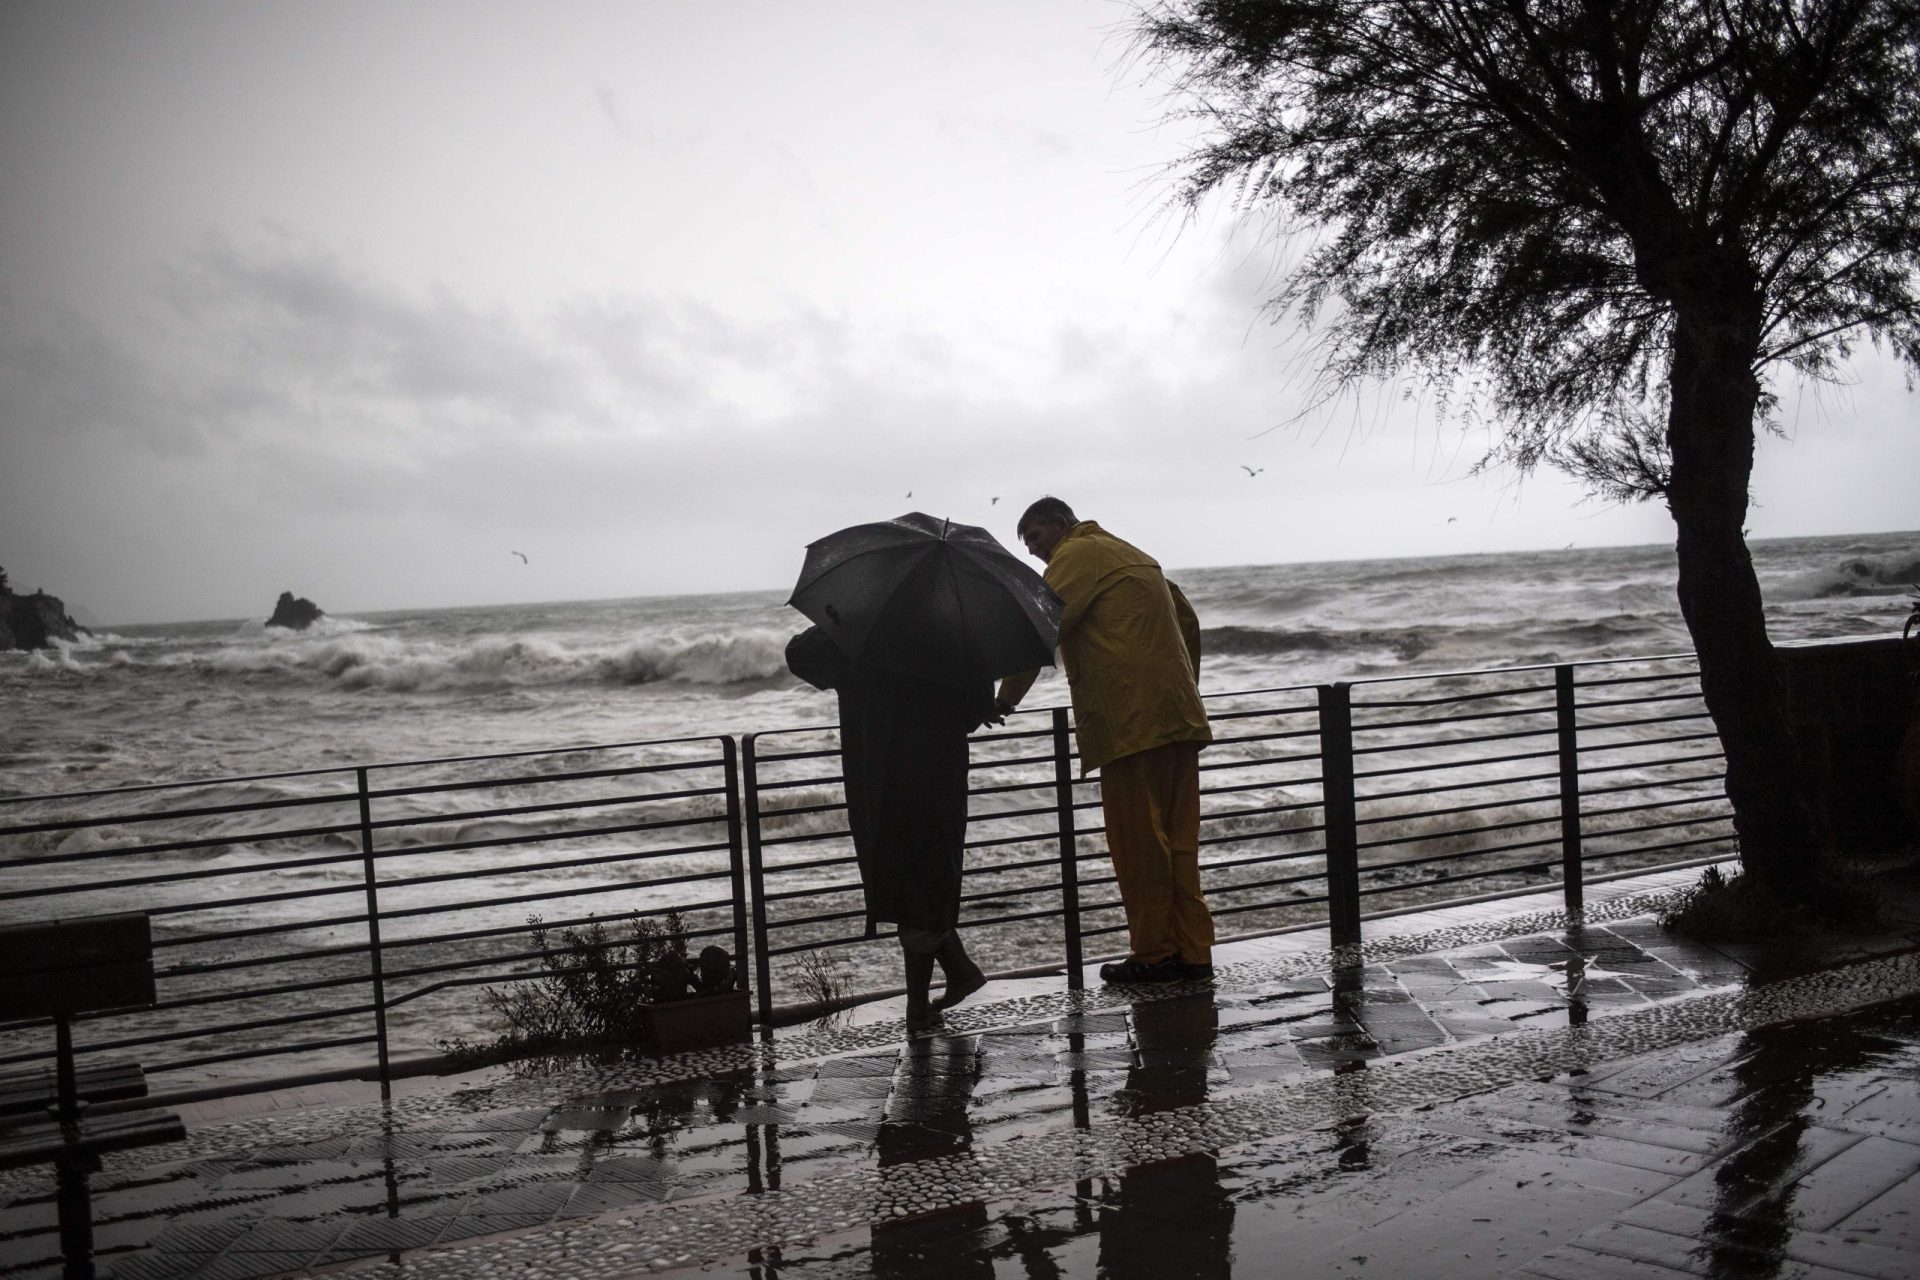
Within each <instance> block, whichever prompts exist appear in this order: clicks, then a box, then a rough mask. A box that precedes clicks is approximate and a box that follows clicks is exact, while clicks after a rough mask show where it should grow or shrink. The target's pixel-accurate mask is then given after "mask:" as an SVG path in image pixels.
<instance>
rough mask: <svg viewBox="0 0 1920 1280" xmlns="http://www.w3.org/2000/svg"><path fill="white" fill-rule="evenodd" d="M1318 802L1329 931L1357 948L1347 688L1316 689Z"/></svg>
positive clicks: (1356, 835) (1355, 845)
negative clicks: (1323, 829)
mask: <svg viewBox="0 0 1920 1280" xmlns="http://www.w3.org/2000/svg"><path fill="white" fill-rule="evenodd" d="M1319 693H1320V796H1321V808H1322V810H1323V811H1324V812H1325V814H1326V827H1327V830H1326V836H1327V927H1328V932H1329V933H1330V934H1331V935H1332V939H1331V940H1332V943H1333V945H1334V946H1336V947H1345V946H1358V945H1359V944H1360V848H1359V842H1360V834H1359V824H1358V822H1357V819H1356V814H1355V810H1354V793H1353V704H1352V700H1351V686H1349V685H1347V684H1345V683H1340V684H1323V685H1321V686H1320V691H1319Z"/></svg>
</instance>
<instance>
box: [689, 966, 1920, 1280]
mask: <svg viewBox="0 0 1920 1280" xmlns="http://www.w3.org/2000/svg"><path fill="white" fill-rule="evenodd" d="M1718 1048H1719V1049H1720V1050H1721V1052H1720V1055H1719V1059H1718V1065H1714V1066H1710V1067H1707V1068H1704V1069H1703V1070H1702V1071H1701V1072H1700V1073H1699V1074H1697V1075H1696V1076H1695V1077H1694V1078H1692V1079H1690V1080H1687V1081H1685V1082H1684V1083H1681V1084H1679V1085H1675V1086H1671V1087H1669V1088H1666V1089H1664V1090H1662V1091H1661V1092H1660V1093H1659V1095H1658V1097H1657V1098H1647V1097H1640V1096H1637V1095H1636V1094H1635V1093H1633V1092H1631V1090H1632V1089H1633V1088H1634V1087H1635V1082H1634V1080H1633V1078H1632V1073H1631V1070H1629V1071H1628V1072H1626V1073H1624V1076H1623V1077H1622V1078H1620V1079H1618V1080H1616V1081H1614V1083H1616V1084H1618V1085H1619V1086H1620V1087H1622V1088H1623V1089H1626V1090H1629V1091H1628V1092H1618V1093H1604V1092H1601V1091H1600V1090H1599V1089H1598V1088H1596V1089H1593V1090H1586V1089H1583V1088H1582V1087H1580V1086H1579V1085H1577V1084H1576V1085H1575V1086H1574V1087H1571V1088H1569V1087H1563V1086H1544V1085H1542V1086H1531V1085H1530V1086H1524V1087H1519V1088H1516V1089H1510V1090H1502V1091H1499V1092H1498V1093H1496V1094H1494V1095H1489V1096H1488V1098H1487V1100H1486V1101H1485V1102H1484V1104H1483V1105H1481V1106H1480V1107H1479V1108H1477V1109H1473V1110H1468V1109H1466V1108H1464V1107H1463V1108H1462V1110H1461V1111H1460V1113H1459V1114H1453V1113H1452V1112H1451V1110H1450V1109H1448V1108H1440V1109H1436V1110H1434V1111H1432V1112H1414V1113H1410V1114H1403V1115H1383V1116H1376V1117H1368V1118H1362V1119H1357V1120H1353V1121H1350V1122H1347V1123H1343V1124H1341V1125H1338V1126H1335V1127H1333V1128H1330V1129H1326V1130H1321V1131H1317V1132H1313V1133H1307V1134H1296V1135H1287V1136H1283V1137H1276V1138H1274V1139H1272V1140H1265V1141H1261V1142H1258V1143H1254V1144H1251V1145H1249V1146H1244V1147H1239V1148H1235V1149H1231V1150H1228V1151H1224V1152H1217V1153H1202V1154H1193V1155H1186V1156H1181V1157H1178V1158H1175V1159H1169V1160H1165V1161H1160V1162H1156V1163H1153V1164H1148V1165H1142V1166H1138V1167H1135V1168H1131V1169H1128V1170H1126V1171H1125V1172H1122V1173H1118V1174H1115V1175H1112V1176H1108V1177H1100V1178H1092V1179H1088V1180H1085V1181H1081V1182H1078V1183H1075V1184H1073V1185H1071V1186H1068V1187H1061V1188H1057V1189H1054V1190H1052V1191H1048V1192H1045V1193H1042V1194H1039V1195H1036V1196H1033V1197H1030V1198H1028V1199H1027V1200H1026V1201H1025V1202H1024V1203H1021V1204H1018V1205H1008V1204H1005V1203H1000V1204H995V1205H986V1204H981V1203H978V1202H975V1203H971V1204H966V1205H963V1206H960V1207H957V1208H952V1209H946V1210H942V1211H939V1212H934V1213H929V1214H925V1215H922V1216H919V1217H913V1218H908V1219H905V1220H902V1221H894V1222H887V1223H882V1224H878V1225H876V1226H874V1227H873V1228H871V1229H870V1230H869V1231H867V1232H850V1233H845V1234H843V1235H840V1236H837V1237H834V1238H831V1239H822V1240H819V1241H815V1242H806V1243H803V1244H798V1245H789V1246H786V1247H783V1248H769V1249H765V1250H761V1251H758V1252H756V1253H755V1254H753V1255H750V1256H749V1257H747V1258H735V1259H731V1260H728V1261H726V1262H719V1263H714V1264H711V1265H708V1266H705V1267H696V1268H693V1269H692V1270H691V1271H690V1272H688V1273H687V1274H699V1275H703V1276H739V1277H754V1278H755V1280H782V1278H785V1280H826V1278H827V1277H840V1276H852V1275H872V1276H875V1277H880V1278H881V1280H908V1278H909V1277H911V1278H912V1280H919V1278H920V1277H923V1276H929V1275H937V1276H940V1277H978V1278H979V1280H987V1278H988V1277H993V1276H1003V1277H1004V1276H1027V1277H1037V1276H1049V1277H1070V1276H1087V1277H1093V1276H1099V1277H1110V1278H1112V1280H1133V1278H1135V1277H1138V1278H1141V1280H1146V1278H1148V1277H1156V1278H1157V1277H1164V1276H1187V1277H1204V1278H1213V1277H1220V1278H1225V1277H1230V1276H1234V1275H1240V1276H1243V1277H1254V1276H1268V1275H1276V1274H1299V1275H1336V1274H1347V1275H1361V1276H1364V1275H1368V1274H1375V1275H1392V1274H1420V1275H1423V1276H1451V1275H1461V1276H1481V1275H1495V1274H1501V1273H1503V1272H1504V1271H1506V1270H1508V1269H1518V1268H1520V1267H1522V1266H1524V1265H1525V1264H1526V1262H1527V1261H1528V1259H1529V1258H1530V1257H1533V1256H1538V1255H1539V1254H1540V1253H1544V1252H1547V1251H1548V1250H1550V1249H1552V1248H1553V1247H1554V1246H1555V1245H1556V1244H1558V1243H1560V1242H1561V1241H1562V1240H1563V1239H1565V1238H1568V1237H1570V1236H1573V1235H1578V1234H1579V1230H1580V1228H1579V1227H1578V1226H1576V1227H1575V1228H1573V1229H1572V1230H1568V1223H1569V1221H1573V1222H1575V1223H1580V1222H1585V1221H1587V1220H1591V1221H1592V1223H1593V1224H1594V1228H1595V1229H1596V1230H1602V1231H1604V1230H1606V1229H1608V1226H1609V1224H1610V1219H1611V1216H1612V1215H1614V1214H1616V1213H1624V1212H1627V1211H1628V1210H1630V1209H1632V1208H1634V1206H1635V1202H1636V1200H1639V1199H1641V1197H1642V1196H1644V1195H1646V1194H1648V1193H1649V1192H1650V1191H1652V1190H1654V1189H1656V1188H1660V1187H1665V1188H1666V1189H1665V1190H1663V1191H1660V1193H1659V1194H1658V1195H1655V1196H1653V1198H1652V1199H1649V1200H1646V1201H1645V1206H1643V1209H1644V1220H1645V1221H1647V1222H1651V1223H1656V1224H1658V1229H1657V1230H1656V1229H1653V1228H1647V1227H1635V1226H1633V1225H1632V1224H1631V1223H1629V1224H1628V1226H1626V1227H1623V1228H1622V1230H1628V1231H1639V1232H1640V1234H1641V1236H1644V1237H1646V1238H1647V1240H1651V1241H1652V1243H1647V1242H1646V1241H1642V1242H1641V1244H1640V1245H1639V1246H1637V1247H1640V1248H1642V1249H1653V1250H1659V1249H1665V1250H1667V1251H1668V1256H1667V1258H1666V1261H1665V1265H1667V1266H1668V1267H1670V1268H1672V1269H1674V1270H1682V1271H1686V1272H1689V1273H1691V1274H1694V1275H1699V1276H1705V1277H1710V1278H1713V1280H1730V1278H1732V1277H1753V1276H1773V1275H1788V1274H1798V1273H1799V1272H1798V1271H1797V1270H1796V1266H1797V1264H1796V1263H1795V1262H1794V1260H1793V1259H1792V1258H1790V1257H1789V1255H1790V1253H1791V1254H1793V1255H1794V1256H1795V1257H1799V1256H1804V1254H1805V1249H1804V1248H1803V1247H1800V1246H1801V1245H1804V1244H1805V1242H1804V1241H1801V1242H1799V1244H1797V1243H1796V1239H1797V1237H1798V1236H1799V1234H1800V1233H1802V1232H1803V1231H1812V1230H1815V1229H1816V1228H1818V1229H1821V1230H1823V1231H1825V1232H1827V1233H1828V1234H1827V1235H1825V1236H1823V1237H1822V1242H1821V1243H1822V1244H1823V1245H1825V1244H1827V1243H1829V1242H1831V1241H1840V1242H1842V1244H1841V1247H1844V1242H1845V1241H1848V1240H1856V1241H1861V1242H1865V1243H1863V1244H1861V1245H1860V1247H1862V1248H1877V1249H1879V1250H1880V1252H1879V1253H1877V1254H1876V1255H1875V1258H1876V1259H1877V1261H1876V1262H1874V1263H1872V1264H1870V1265H1878V1263H1879V1262H1884V1260H1885V1259H1886V1257H1887V1256H1889V1255H1888V1254H1887V1253H1886V1250H1885V1247H1884V1246H1886V1245H1888V1244H1892V1243H1894V1242H1895V1241H1894V1239H1892V1238H1885V1237H1881V1230H1882V1226H1881V1224H1880V1221H1879V1220H1880V1219H1894V1218H1896V1217H1911V1216H1913V1215H1912V1212H1911V1210H1912V1206H1911V1205H1899V1204H1895V1203H1881V1202H1882V1201H1888V1200H1889V1197H1888V1196H1887V1195H1881V1194H1877V1189H1878V1188H1879V1186H1881V1185H1882V1183H1885V1182H1887V1181H1888V1180H1889V1179H1891V1180H1892V1182H1893V1183H1895V1184H1898V1183H1899V1180H1900V1179H1902V1178H1907V1177H1911V1176H1912V1175H1913V1169H1912V1168H1911V1160H1910V1159H1908V1161H1907V1163H1906V1164H1902V1163H1901V1162H1900V1152H1905V1153H1908V1154H1909V1156H1910V1153H1911V1152H1912V1150H1913V1147H1912V1146H1911V1145H1907V1144H1910V1143H1911V1141H1912V1139H1913V1138H1914V1137H1915V1136H1916V1132H1917V1131H1920V1115H1917V1114H1916V1102H1920V998H1909V999H1906V1000H1904V1001H1901V1002H1898V1003H1896V1004H1891V1005H1884V1006H1880V1007H1877V1008H1874V1009H1869V1010H1866V1011H1864V1012H1861V1013H1856V1014H1851V1015H1847V1016H1843V1017H1836V1018H1830V1019H1824V1020H1819V1021H1814V1022H1802V1023H1793V1024H1788V1025H1782V1026H1775V1027H1765V1028H1761V1029H1758V1030H1755V1031H1752V1032H1747V1033H1745V1034H1742V1035H1739V1036H1734V1037H1727V1038H1726V1040H1725V1042H1724V1044H1723V1045H1720V1046H1718ZM1347 1069H1348V1070H1350V1071H1359V1072H1364V1071H1365V1070H1366V1067H1365V1065H1364V1064H1353V1065H1350V1066H1349V1067H1348V1068H1347ZM1199 1081H1200V1077H1199V1076H1198V1075H1197V1074H1191V1075H1188V1076H1186V1077H1185V1078H1184V1079H1183V1080H1182V1086H1183V1089H1184V1090H1185V1091H1187V1092H1188V1094H1189V1096H1188V1097H1187V1098H1186V1099H1185V1101H1186V1102H1188V1103H1191V1102H1193V1101H1196V1100H1201V1099H1204V1097H1205V1090H1204V1087H1196V1086H1197V1085H1198V1082H1199ZM1603 1083H1604V1082H1603ZM1556 1099H1557V1102H1556V1101H1555V1100H1556ZM1115 1104H1116V1105H1118V1102H1117V1099H1116V1101H1115ZM1843 1118H1847V1123H1848V1124H1849V1125H1850V1127H1849V1128H1848V1129H1845V1130H1842V1129H1840V1128H1838V1127H1836V1126H1838V1125H1840V1124H1841V1123H1842V1120H1843ZM1689 1125H1692V1126H1705V1127H1704V1128H1689V1127H1688V1126H1689ZM1476 1126H1478V1127H1479V1128H1481V1129H1483V1130H1484V1132H1481V1133H1476V1132H1474V1129H1475V1127H1476ZM1862 1133H1865V1134H1868V1135H1870V1136H1868V1137H1866V1138H1862V1137H1861V1136H1860V1135H1861V1134H1862ZM1879 1134H1885V1135H1886V1136H1888V1137H1895V1138H1904V1139H1906V1143H1894V1142H1886V1143H1882V1144H1881V1146H1880V1147H1876V1146H1874V1145H1873V1143H1874V1141H1875V1138H1874V1136H1872V1135H1879ZM1609 1144H1611V1145H1609ZM1675 1144H1679V1145H1678V1146H1676V1145H1675ZM1841 1144H1850V1145H1849V1146H1848V1149H1849V1150H1856V1149H1857V1152H1858V1153H1860V1154H1859V1155H1857V1157H1856V1158H1855V1159H1854V1161H1853V1162H1852V1164H1851V1165H1850V1166H1849V1167H1848V1168H1847V1169H1845V1170H1844V1171H1841V1170H1839V1169H1838V1165H1839V1163H1840V1162H1837V1161H1830V1160H1829V1157H1831V1156H1832V1154H1833V1149H1834V1148H1835V1147H1836V1146H1839V1145H1841ZM1636 1145H1639V1146H1644V1148H1645V1150H1646V1151H1648V1152H1664V1153H1666V1154H1668V1155H1671V1156H1673V1157H1675V1158H1676V1159H1675V1161H1674V1162H1673V1163H1672V1165H1671V1168H1670V1169H1659V1168H1655V1169H1648V1168H1641V1167H1638V1166H1637V1165H1636V1164H1635V1163H1634V1159H1635V1157H1632V1156H1614V1157H1613V1158H1612V1159H1609V1158H1608V1153H1609V1152H1615V1151H1619V1150H1622V1149H1625V1148H1628V1147H1633V1146H1636ZM1688 1146H1692V1147H1695V1148H1698V1149H1697V1150H1691V1151H1690V1150H1687V1149H1686V1148H1687V1147H1688ZM1881 1147H1884V1148H1887V1149H1889V1150H1886V1151H1882V1149H1881ZM1894 1148H1897V1150H1893V1149H1894ZM1876 1159H1877V1160H1878V1162H1879V1163H1878V1167H1874V1165H1875V1160H1876ZM1642 1163H1643V1164H1648V1165H1653V1164H1657V1163H1658V1160H1657V1159H1655V1158H1648V1159H1646V1160H1644V1161H1642ZM1689 1170H1693V1171H1694V1172H1692V1174H1691V1176H1689ZM1813 1172H1824V1174H1825V1176H1826V1177H1827V1179H1828V1182H1827V1183H1826V1184H1824V1185H1820V1186H1817V1187H1816V1186H1814V1181H1815V1179H1813V1178H1811V1177H1810V1176H1809V1175H1810V1173H1813ZM1843 1176H1844V1177H1846V1178H1849V1179H1852V1180H1853V1181H1854V1182H1855V1183H1857V1184H1858V1185H1855V1186H1850V1187H1847V1188H1845V1191H1846V1192H1848V1193H1851V1195H1852V1198H1853V1199H1854V1200H1861V1201H1863V1202H1864V1203H1863V1205H1862V1207H1860V1208H1858V1209H1856V1210H1854V1211H1853V1212H1852V1213H1851V1214H1850V1215H1849V1216H1845V1217H1836V1214H1837V1212H1838V1211H1837V1210H1835V1209H1834V1207H1833V1206H1834V1204H1836V1203H1842V1202H1843V1201H1844V1194H1841V1193H1837V1192H1836V1190H1835V1188H1834V1186H1833V1185H1831V1184H1832V1182H1833V1181H1834V1180H1835V1179H1838V1178H1841V1177H1843ZM1876 1177H1878V1178H1880V1179H1881V1182H1875V1181H1874V1179H1875V1178H1876ZM1675 1183H1677V1185H1671V1186H1669V1185H1668V1184H1675ZM1907 1185H1910V1184H1907ZM1837 1194H1841V1199H1840V1200H1836V1195H1837ZM1898 1194H1899V1190H1898V1186H1897V1185H1896V1189H1895V1193H1894V1198H1897V1197H1898ZM1646 1206H1650V1207H1646ZM1582 1213H1585V1214H1586V1218H1582V1217H1581V1216H1580V1215H1581V1214H1582ZM1823 1214H1824V1216H1822V1215H1823ZM1905 1229H1906V1230H1908V1231H1909V1232H1910V1231H1911V1230H1912V1227H1911V1225H1910V1224H1908V1225H1907V1226H1906V1228H1905ZM1636 1238H1638V1237H1636ZM1609 1247H1615V1248H1617V1247H1620V1246H1618V1245H1610V1246H1609ZM1475 1248H1480V1249H1481V1250H1482V1252H1481V1253H1480V1254H1479V1255H1478V1257H1477V1258H1476V1257H1474V1256H1473V1251H1474V1249H1475ZM1503 1249H1504V1251H1503ZM1528 1249H1532V1250H1533V1253H1527V1252H1526V1251H1527V1250H1528ZM1397 1250H1411V1252H1409V1253H1408V1254H1407V1256H1406V1257H1404V1258H1400V1257H1399V1255H1398V1254H1397V1253H1396V1251H1397ZM1610 1256H1611V1257H1612V1262H1613V1264H1614V1266H1615V1268H1616V1269H1618V1267H1619V1265H1620V1261H1621V1260H1620V1258H1619V1257H1618V1256H1612V1255H1610ZM1909 1256H1911V1255H1909ZM1363 1258H1364V1259H1365V1261H1364V1262H1363V1261H1361V1259H1363ZM1448 1258H1454V1259H1456V1260H1457V1264H1450V1263H1448V1262H1447V1261H1446V1259H1448ZM1645 1260H1646V1261H1653V1259H1652V1258H1651V1257H1648V1258H1646V1259H1645ZM1829 1261H1830V1262H1833V1263H1838V1264H1840V1265H1842V1266H1844V1265H1845V1258H1844V1256H1842V1257H1838V1258H1830V1259H1829ZM1649 1270H1651V1269H1649ZM1875 1273H1876V1274H1877V1272H1875ZM1547 1274H1561V1273H1560V1272H1559V1271H1553V1272H1549V1273H1547Z"/></svg>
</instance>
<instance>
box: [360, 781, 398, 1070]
mask: <svg viewBox="0 0 1920 1280" xmlns="http://www.w3.org/2000/svg"><path fill="white" fill-rule="evenodd" d="M354 774H355V776H356V778H357V779H358V781H359V784H360V865H361V867H362V871H363V874H364V876H365V878H366V885H367V957H368V960H369V962H370V966H371V968H370V972H371V974H372V978H373V1034H374V1037H375V1040H376V1041H377V1042H378V1044H379V1047H380V1089H381V1092H383V1093H384V1092H385V1091H386V1088H387V1085H388V1082H389V1080H390V1075H389V1071H388V1066H387V980H386V975H385V973H384V971H383V970H382V968H381V955H380V890H379V872H378V871H376V870H375V868H374V865H373V806H372V803H371V800H370V798H369V796H368V794H367V770H366V766H364V765H362V766H361V767H360V768H358V769H355V770H354Z"/></svg>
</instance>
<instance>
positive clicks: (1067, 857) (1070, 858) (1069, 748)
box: [1053, 707, 1087, 991]
mask: <svg viewBox="0 0 1920 1280" xmlns="http://www.w3.org/2000/svg"><path fill="white" fill-rule="evenodd" d="M1053 803H1054V810H1055V814H1054V816H1055V819H1056V821H1057V823H1058V826H1059V831H1060V918H1061V922H1062V929H1063V931H1064V932H1065V934H1066V943H1067V989H1068V990H1069V991H1078V990H1080V989H1081V988H1083V987H1085V986H1086V985H1087V976H1086V974H1085V973H1084V972H1082V969H1081V964H1082V961H1081V958H1080V857H1079V851H1078V850H1077V849H1076V848H1075V845H1074V837H1073V739H1072V737H1071V736H1070V735H1069V733H1068V731H1067V709H1066V708H1065V707H1055V708H1054V709H1053Z"/></svg>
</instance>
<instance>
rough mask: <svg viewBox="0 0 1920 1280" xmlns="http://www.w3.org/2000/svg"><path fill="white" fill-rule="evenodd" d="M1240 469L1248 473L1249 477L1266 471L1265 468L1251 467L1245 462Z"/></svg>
mask: <svg viewBox="0 0 1920 1280" xmlns="http://www.w3.org/2000/svg"><path fill="white" fill-rule="evenodd" d="M1240 469H1241V470H1242V471H1244V472H1246V473H1247V475H1248V476H1249V477H1253V476H1257V475H1259V474H1260V473H1261V472H1262V471H1265V470H1266V468H1265V467H1250V466H1248V465H1247V464H1246V463H1244V462H1243V463H1241V464H1240Z"/></svg>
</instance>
